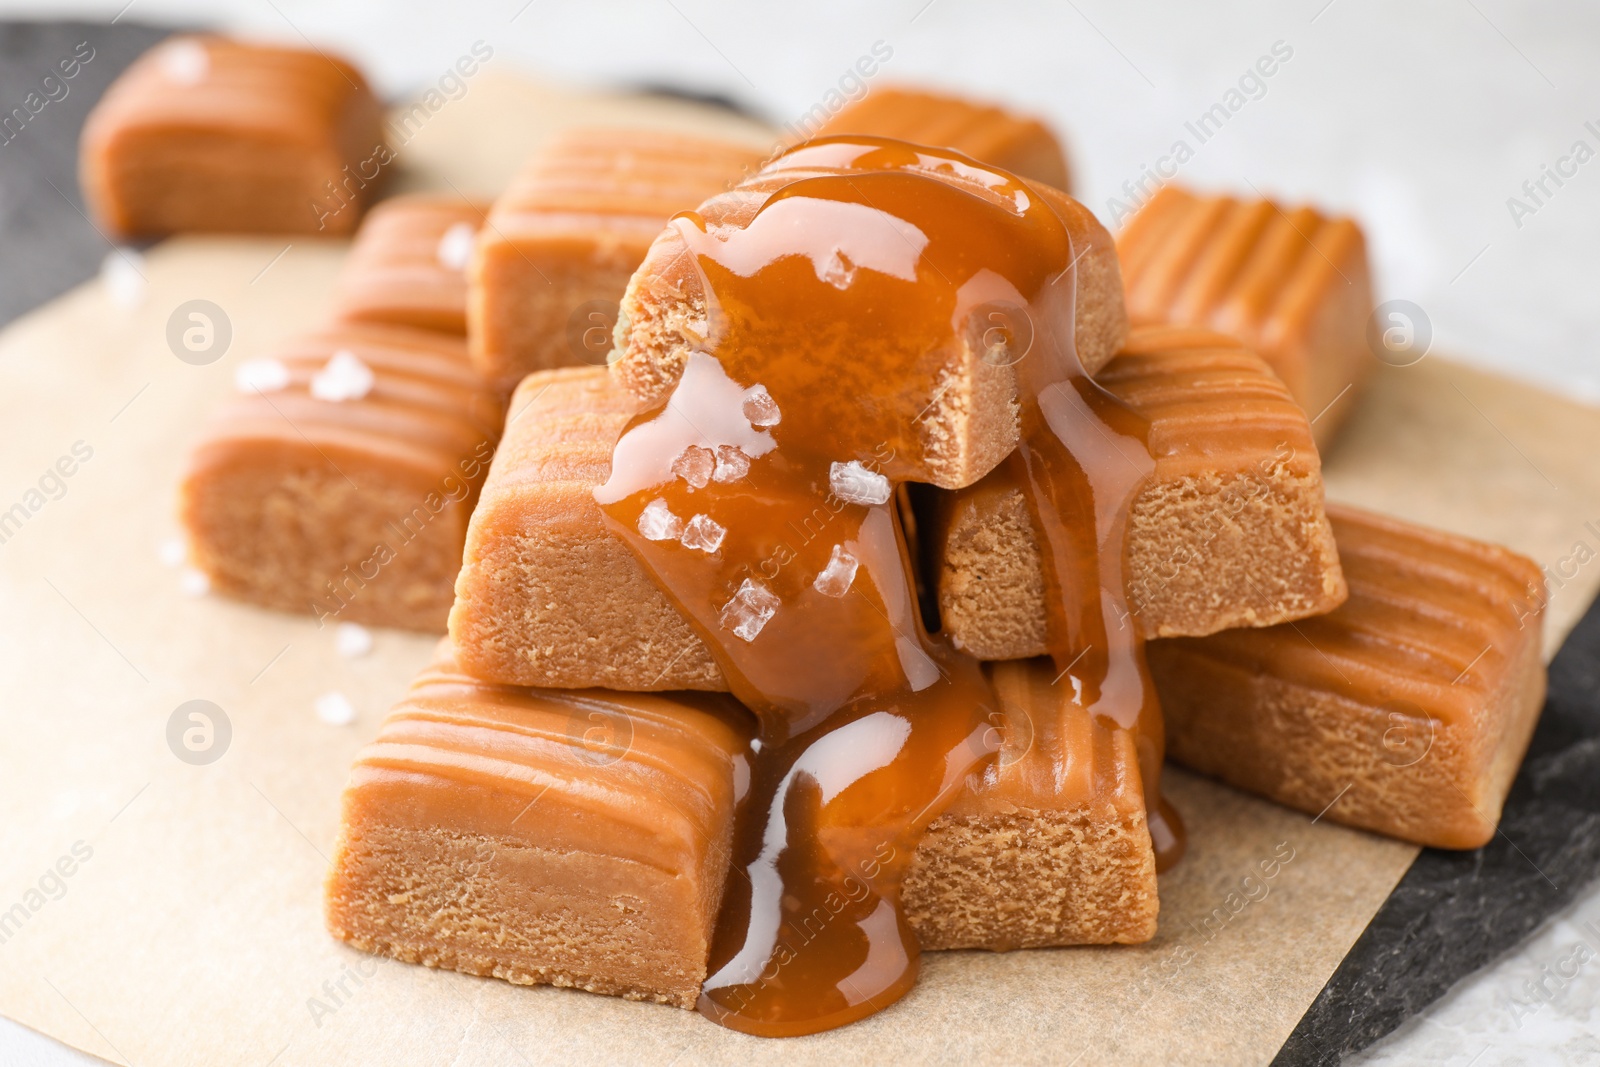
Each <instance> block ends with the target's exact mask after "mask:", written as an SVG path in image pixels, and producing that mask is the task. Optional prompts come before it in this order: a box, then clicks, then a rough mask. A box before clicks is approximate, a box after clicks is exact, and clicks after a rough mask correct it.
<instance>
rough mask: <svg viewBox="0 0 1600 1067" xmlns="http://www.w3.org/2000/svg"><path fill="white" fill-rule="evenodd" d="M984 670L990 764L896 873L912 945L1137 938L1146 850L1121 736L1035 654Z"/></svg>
mask: <svg viewBox="0 0 1600 1067" xmlns="http://www.w3.org/2000/svg"><path fill="white" fill-rule="evenodd" d="M992 677H993V680H994V685H995V691H996V693H997V694H998V695H999V697H1000V701H1001V710H1000V711H999V713H998V714H999V716H1000V718H999V719H998V720H997V721H996V722H995V728H996V729H997V730H999V731H1000V734H1001V737H1002V748H1001V751H1000V755H999V757H998V759H997V762H996V763H995V764H994V766H992V767H991V768H990V769H989V770H988V771H987V772H986V775H985V777H984V778H982V779H981V780H980V781H979V782H978V783H977V784H976V785H975V786H973V787H972V788H971V789H969V790H968V791H967V792H964V793H963V794H962V795H961V796H960V797H958V798H957V799H956V800H955V802H954V803H952V804H951V806H950V808H949V809H948V810H946V812H945V813H944V814H943V815H941V816H939V818H937V819H935V820H934V822H933V825H932V826H930V827H929V828H928V831H927V833H926V835H925V836H924V837H923V839H922V842H921V843H920V844H919V845H918V846H917V852H916V856H915V859H914V861H913V863H912V867H911V870H910V871H909V872H908V873H907V875H906V882H905V889H904V897H903V899H904V902H905V908H906V915H907V917H908V918H909V919H910V920H911V925H912V926H913V927H914V928H915V929H916V931H917V936H918V938H919V939H920V940H921V942H922V947H923V948H926V949H944V948H987V949H995V950H1001V951H1003V950H1009V949H1015V948H1042V947H1045V946H1049V945H1105V944H1137V943H1139V942H1142V941H1148V940H1149V939H1150V938H1151V937H1153V936H1155V930H1156V913H1157V911H1158V900H1157V895H1156V866H1155V851H1154V849H1153V847H1152V845H1151V839H1150V828H1149V824H1148V822H1147V820H1146V812H1145V799H1144V791H1143V783H1142V780H1141V778H1140V773H1139V757H1138V748H1137V744H1136V742H1135V739H1134V736H1133V735H1132V734H1131V733H1130V732H1128V731H1127V730H1123V729H1121V728H1119V727H1117V726H1115V725H1114V724H1111V723H1109V721H1108V720H1105V719H1097V718H1096V717H1095V716H1093V715H1091V714H1090V713H1089V711H1088V710H1087V709H1086V708H1083V707H1081V706H1078V705H1076V704H1074V703H1072V701H1071V700H1070V699H1069V698H1068V694H1067V693H1066V691H1065V690H1064V689H1063V687H1061V686H1059V685H1056V684H1054V680H1055V677H1056V672H1055V669H1054V668H1053V667H1052V666H1051V665H1050V663H1049V661H1048V660H1030V661H1026V662H1011V663H997V664H995V665H994V666H993V668H992Z"/></svg>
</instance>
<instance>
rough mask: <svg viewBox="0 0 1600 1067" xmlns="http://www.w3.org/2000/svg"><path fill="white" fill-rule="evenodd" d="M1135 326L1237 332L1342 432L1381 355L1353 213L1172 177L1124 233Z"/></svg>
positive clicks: (1330, 429)
mask: <svg viewBox="0 0 1600 1067" xmlns="http://www.w3.org/2000/svg"><path fill="white" fill-rule="evenodd" d="M1117 250H1118V253H1119V254H1120V255H1121V258H1122V272H1123V280H1124V282H1125V284H1126V291H1127V301H1128V317H1129V319H1130V320H1131V321H1132V322H1133V323H1134V324H1135V325H1144V324H1159V323H1171V324H1174V325H1182V326H1203V327H1207V328H1210V329H1214V330H1218V331H1220V332H1222V333H1225V334H1230V335H1232V336H1235V337H1237V338H1239V339H1240V340H1241V341H1243V342H1244V344H1245V345H1246V346H1247V347H1248V348H1250V349H1251V350H1253V351H1255V352H1256V353H1258V354H1259V355H1260V356H1261V357H1262V358H1263V359H1264V360H1266V362H1267V365H1268V366H1270V367H1271V368H1272V370H1273V373H1275V374H1277V375H1278V377H1279V378H1281V379H1283V382H1284V384H1285V385H1287V386H1288V387H1289V392H1290V393H1291V394H1292V395H1293V396H1294V398H1295V401H1296V402H1297V403H1299V404H1300V405H1301V407H1303V408H1304V409H1305V410H1306V412H1307V414H1308V415H1310V416H1311V417H1312V418H1313V419H1314V420H1315V421H1314V423H1313V425H1312V429H1313V432H1314V433H1315V436H1316V440H1317V444H1318V445H1319V446H1325V445H1327V444H1328V443H1329V442H1331V441H1332V440H1333V437H1334V435H1335V433H1336V432H1337V431H1338V429H1339V426H1340V425H1341V424H1342V422H1343V421H1344V419H1345V418H1346V417H1348V415H1349V414H1350V412H1351V411H1353V410H1354V408H1355V404H1356V402H1357V400H1358V398H1359V396H1360V393H1361V389H1362V386H1363V384H1364V383H1365V382H1366V380H1367V378H1368V377H1369V375H1370V374H1371V371H1372V369H1373V367H1374V365H1375V364H1376V363H1377V359H1376V358H1375V357H1374V356H1373V354H1372V352H1371V351H1370V350H1369V349H1368V347H1367V334H1366V331H1367V323H1368V319H1369V318H1370V316H1371V314H1372V309H1373V299H1372V282H1371V275H1370V270H1369V267H1368V264H1367V252H1366V241H1365V238H1364V237H1363V235H1362V232H1361V227H1360V226H1359V225H1357V224H1356V222H1355V221H1354V220H1352V219H1348V218H1340V217H1335V216H1329V215H1325V214H1322V213H1321V212H1318V211H1316V210H1315V209H1313V208H1310V207H1299V208H1294V207H1290V208H1285V207H1281V206H1279V205H1278V204H1276V203H1274V202H1272V201H1269V200H1236V199H1233V198H1232V197H1223V196H1201V195H1198V194H1196V193H1193V192H1191V191H1189V190H1186V189H1184V188H1182V187H1180V186H1176V185H1166V186H1163V187H1162V188H1161V189H1160V190H1159V191H1158V192H1157V193H1156V194H1155V196H1153V197H1151V198H1150V201H1149V202H1148V203H1147V204H1145V205H1144V207H1142V208H1141V209H1140V210H1139V212H1138V213H1137V214H1135V215H1134V217H1133V218H1132V219H1130V220H1129V221H1128V224H1127V226H1126V227H1124V228H1123V230H1122V232H1121V233H1119V234H1118V235H1117Z"/></svg>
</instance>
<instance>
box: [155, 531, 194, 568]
mask: <svg viewBox="0 0 1600 1067" xmlns="http://www.w3.org/2000/svg"><path fill="white" fill-rule="evenodd" d="M156 551H157V554H158V555H160V557H161V562H162V563H163V564H165V565H166V566H168V567H181V566H183V561H184V560H186V559H188V558H189V545H188V544H187V543H186V542H185V541H184V539H183V538H181V537H169V538H167V539H166V540H164V541H162V542H161V546H160V547H159V548H158V549H157V550H156Z"/></svg>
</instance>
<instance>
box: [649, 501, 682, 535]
mask: <svg viewBox="0 0 1600 1067" xmlns="http://www.w3.org/2000/svg"><path fill="white" fill-rule="evenodd" d="M639 532H640V533H642V534H644V535H645V537H647V538H649V539H650V540H652V541H676V540H677V539H678V538H679V536H681V535H682V534H683V520H682V519H680V518H678V516H676V515H674V514H673V513H672V509H671V508H669V507H668V506H667V502H666V501H665V500H662V499H660V498H657V499H655V500H652V501H650V503H648V504H646V505H645V506H644V510H643V511H641V512H640V513H639Z"/></svg>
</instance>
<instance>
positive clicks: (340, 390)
mask: <svg viewBox="0 0 1600 1067" xmlns="http://www.w3.org/2000/svg"><path fill="white" fill-rule="evenodd" d="M376 380H377V379H376V378H375V377H374V375H373V373H372V368H371V367H369V366H367V365H366V364H365V363H363V362H361V359H360V357H358V356H357V355H356V354H355V353H354V352H351V351H349V350H348V349H343V348H341V349H339V351H337V352H335V353H334V354H333V358H332V359H330V360H328V362H327V363H325V364H323V367H322V369H321V370H319V371H317V373H316V374H314V375H312V377H311V395H312V396H314V397H316V398H317V399H318V400H330V401H333V402H334V403H340V402H342V401H345V400H360V399H361V398H362V397H364V396H366V395H367V394H368V393H370V392H372V386H373V383H374V382H375V381H376Z"/></svg>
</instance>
